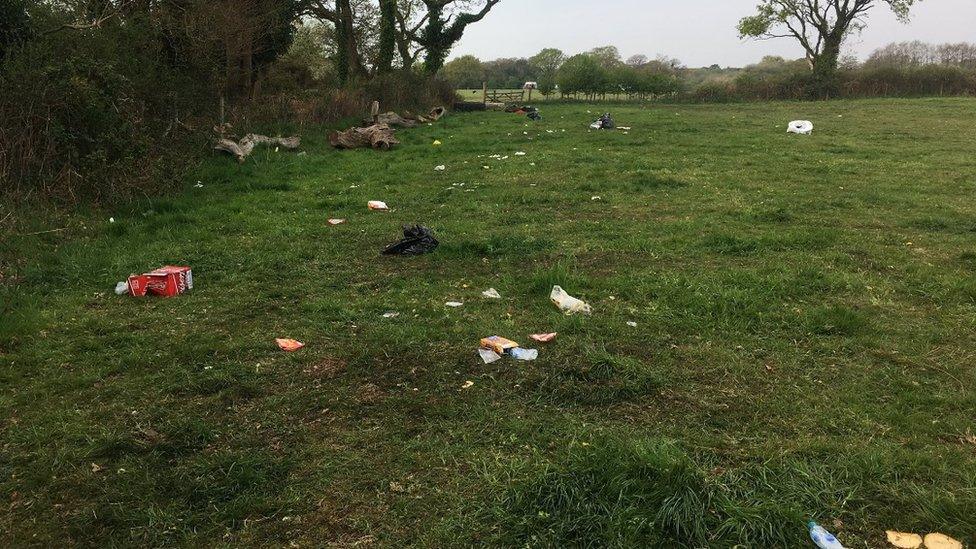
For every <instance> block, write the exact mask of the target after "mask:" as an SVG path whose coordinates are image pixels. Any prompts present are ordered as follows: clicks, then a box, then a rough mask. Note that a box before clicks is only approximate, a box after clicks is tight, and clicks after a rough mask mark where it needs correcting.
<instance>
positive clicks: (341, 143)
mask: <svg viewBox="0 0 976 549" xmlns="http://www.w3.org/2000/svg"><path fill="white" fill-rule="evenodd" d="M395 131H396V130H394V129H393V128H391V127H390V126H387V125H386V124H373V125H372V126H368V127H365V128H350V129H348V130H346V131H344V132H335V131H334V132H332V133H330V134H329V143H331V144H332V146H333V147H335V148H337V149H359V148H363V147H371V148H374V149H377V150H381V151H388V150H390V149H391V148H392V147H394V146H396V145H399V144H400V142H399V141H398V140H397V138H396V137H395V136H394V135H393V133H394V132H395Z"/></svg>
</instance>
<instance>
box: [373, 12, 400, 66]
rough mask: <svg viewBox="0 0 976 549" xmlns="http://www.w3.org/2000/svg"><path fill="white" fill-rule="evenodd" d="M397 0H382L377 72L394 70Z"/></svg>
mask: <svg viewBox="0 0 976 549" xmlns="http://www.w3.org/2000/svg"><path fill="white" fill-rule="evenodd" d="M396 10H397V5H396V0H380V44H379V57H378V58H377V61H376V72H378V73H381V74H382V73H387V72H390V71H391V70H393V55H394V54H395V53H396V47H397V21H396Z"/></svg>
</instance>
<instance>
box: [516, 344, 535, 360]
mask: <svg viewBox="0 0 976 549" xmlns="http://www.w3.org/2000/svg"><path fill="white" fill-rule="evenodd" d="M509 354H511V355H512V358H514V359H515V360H525V361H532V360H535V359H537V358H539V351H537V350H535V349H523V348H521V347H516V348H514V349H512V350H511V351H509Z"/></svg>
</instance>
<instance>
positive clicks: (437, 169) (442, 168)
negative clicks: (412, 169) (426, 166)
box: [434, 164, 447, 172]
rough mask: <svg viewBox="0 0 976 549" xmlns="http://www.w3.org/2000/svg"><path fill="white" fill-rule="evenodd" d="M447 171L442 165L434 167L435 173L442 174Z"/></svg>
mask: <svg viewBox="0 0 976 549" xmlns="http://www.w3.org/2000/svg"><path fill="white" fill-rule="evenodd" d="M446 169H447V166H445V165H443V164H441V165H440V166H434V171H437V172H442V171H444V170H446Z"/></svg>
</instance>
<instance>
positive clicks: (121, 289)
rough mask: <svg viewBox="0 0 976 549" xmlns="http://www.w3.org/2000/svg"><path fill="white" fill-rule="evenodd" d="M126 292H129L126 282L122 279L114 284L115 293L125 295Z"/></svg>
mask: <svg viewBox="0 0 976 549" xmlns="http://www.w3.org/2000/svg"><path fill="white" fill-rule="evenodd" d="M127 293H129V283H128V282H126V281H122V282H119V283H118V284H116V285H115V295H125V294H127Z"/></svg>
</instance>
